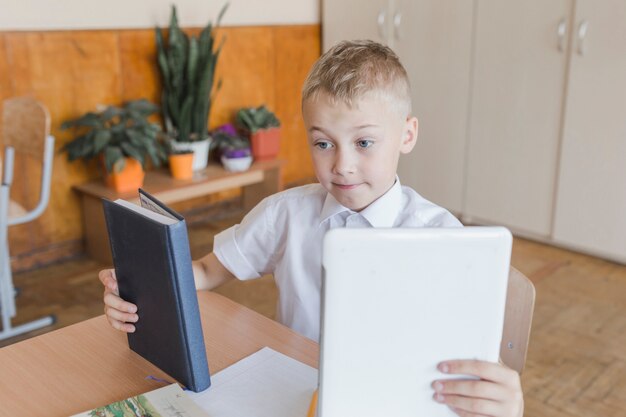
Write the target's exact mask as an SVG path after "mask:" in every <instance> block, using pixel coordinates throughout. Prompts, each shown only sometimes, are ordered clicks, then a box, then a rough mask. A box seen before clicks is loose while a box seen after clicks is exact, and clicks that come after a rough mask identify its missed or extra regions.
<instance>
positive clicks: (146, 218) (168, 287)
mask: <svg viewBox="0 0 626 417" xmlns="http://www.w3.org/2000/svg"><path fill="white" fill-rule="evenodd" d="M139 199H140V202H141V206H138V205H136V204H133V203H130V202H128V201H125V200H119V199H118V200H115V201H109V200H106V199H103V207H104V216H105V219H106V223H107V230H108V233H109V243H110V245H111V252H112V255H113V264H114V266H115V274H116V276H117V281H118V288H119V292H120V297H122V299H124V300H126V301H129V302H131V303H133V304H136V305H137V314H138V315H139V321H137V323H134V325H135V332H134V333H129V334H128V345H129V347H130V348H131V349H132V350H133V351H135V352H137V353H138V354H139V355H141V356H143V357H144V358H145V359H147V360H148V361H150V362H152V363H153V364H154V365H156V366H157V367H159V368H160V369H161V370H163V371H164V372H166V373H167V374H169V375H170V376H172V377H173V378H175V379H176V380H178V381H179V382H180V383H181V384H183V385H184V386H185V387H187V388H188V389H190V390H192V391H195V392H199V391H202V390H204V389H206V388H208V387H209V385H210V383H211V381H210V376H209V367H208V363H207V358H206V350H205V346H204V337H203V334H202V325H201V323H200V312H199V309H198V298H197V295H196V287H195V283H194V279H193V270H192V266H191V254H190V251H189V239H188V237H187V225H186V223H185V219H184V218H183V217H182V216H181V215H180V214H178V213H176V212H175V211H173V210H171V209H170V208H169V207H167V206H166V205H164V204H163V203H161V202H160V201H158V200H157V199H156V198H154V197H152V196H151V195H150V194H148V193H147V192H145V191H144V190H141V189H140V190H139Z"/></svg>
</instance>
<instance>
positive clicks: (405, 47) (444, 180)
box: [392, 0, 473, 213]
mask: <svg viewBox="0 0 626 417" xmlns="http://www.w3.org/2000/svg"><path fill="white" fill-rule="evenodd" d="M472 12H473V2H472V1H467V0H446V1H441V0H420V1H415V0H396V12H395V13H396V14H394V21H396V23H398V25H397V28H396V27H394V30H393V31H392V32H393V33H394V42H393V44H392V46H393V48H394V49H395V50H396V52H397V53H398V55H399V56H400V59H401V60H402V63H403V64H404V66H405V67H406V70H407V72H408V74H409V80H410V82H411V89H412V102H413V114H415V115H416V116H417V118H418V121H419V127H418V129H419V132H418V138H417V145H416V146H415V148H414V149H413V152H411V153H410V154H408V155H403V156H402V158H401V159H400V165H399V168H398V175H399V176H400V180H401V181H402V182H403V183H404V184H406V185H408V186H411V187H412V188H414V189H415V190H417V191H418V192H419V193H420V194H421V195H423V196H424V197H425V198H427V199H429V200H432V201H433V202H435V203H437V204H439V205H441V206H443V207H445V208H447V209H448V210H451V211H453V212H455V213H460V212H461V209H462V208H463V186H464V176H465V144H466V125H467V111H468V107H467V106H468V100H469V85H470V64H471V47H472V45H471V40H472ZM396 16H400V21H399V22H397V19H398V18H397V17H396Z"/></svg>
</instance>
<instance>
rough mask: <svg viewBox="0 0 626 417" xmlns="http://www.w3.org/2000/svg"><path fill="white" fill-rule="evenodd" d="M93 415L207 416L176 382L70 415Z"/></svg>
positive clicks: (79, 416) (87, 416)
mask: <svg viewBox="0 0 626 417" xmlns="http://www.w3.org/2000/svg"><path fill="white" fill-rule="evenodd" d="M94 416H159V417H208V416H207V414H206V413H205V412H204V411H202V410H201V409H200V408H198V406H197V405H196V404H195V403H194V402H193V401H192V400H190V399H189V397H188V396H187V395H185V393H184V392H183V390H182V389H181V388H180V387H179V386H178V384H171V385H168V386H166V387H163V388H159V389H156V390H154V391H150V392H146V393H145V394H140V395H137V396H135V397H130V398H127V399H125V400H122V401H118V402H115V403H111V404H109V405H105V406H103V407H99V408H96V409H93V410H90V411H85V412H84V413H81V414H76V415H74V416H72V417H94Z"/></svg>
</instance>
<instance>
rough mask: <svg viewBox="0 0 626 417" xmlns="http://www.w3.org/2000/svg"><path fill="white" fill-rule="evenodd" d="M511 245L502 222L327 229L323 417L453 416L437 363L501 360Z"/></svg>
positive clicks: (322, 371) (323, 331)
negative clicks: (440, 388) (438, 382)
mask: <svg viewBox="0 0 626 417" xmlns="http://www.w3.org/2000/svg"><path fill="white" fill-rule="evenodd" d="M511 244H512V237H511V234H510V232H509V231H508V230H507V229H505V228H501V227H464V228H448V229H442V228H437V229H333V230H331V231H329V232H328V233H327V235H326V237H325V239H324V249H323V256H322V258H323V260H322V265H323V267H324V281H323V289H322V294H323V295H322V326H321V341H320V344H321V346H320V348H321V350H320V388H319V389H320V391H319V407H318V416H319V417H346V416H359V417H367V416H376V417H380V416H394V417H403V416H407V417H409V416H410V417H415V416H428V417H447V416H456V414H454V413H453V412H452V411H451V410H450V409H449V408H448V407H447V406H445V405H442V404H440V403H437V402H435V401H434V400H433V398H432V397H433V393H434V391H433V389H432V388H431V383H432V382H433V381H434V380H435V379H441V378H446V377H448V378H449V377H450V376H449V375H445V374H442V373H440V372H439V371H438V370H437V368H436V366H437V364H438V363H439V362H441V361H443V360H447V359H481V360H488V361H493V362H497V361H498V354H499V349H500V340H501V338H502V325H503V320H504V306H505V300H506V290H507V282H508V273H509V263H510V254H511Z"/></svg>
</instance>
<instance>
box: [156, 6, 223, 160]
mask: <svg viewBox="0 0 626 417" xmlns="http://www.w3.org/2000/svg"><path fill="white" fill-rule="evenodd" d="M227 7H228V4H225V5H224V7H222V10H221V11H220V13H219V15H218V17H217V20H216V23H215V26H213V24H212V23H211V22H209V23H208V24H207V26H206V27H205V28H204V29H203V30H202V31H201V32H200V35H199V36H198V37H195V36H191V37H189V36H188V35H187V34H185V33H184V32H183V31H182V30H181V29H180V27H179V26H178V18H177V16H176V7H175V6H172V15H171V19H170V26H169V33H168V41H167V45H166V44H165V42H164V39H163V33H162V31H161V29H160V28H158V27H157V28H156V29H155V32H156V43H157V62H158V66H159V70H160V72H161V78H162V82H163V90H162V95H161V108H162V113H163V122H164V124H165V131H166V133H167V135H168V136H169V138H170V140H171V142H172V147H173V148H175V149H177V150H183V149H187V150H193V151H194V163H193V168H194V170H199V169H203V168H205V167H206V165H207V163H208V153H209V146H210V141H211V138H210V136H209V134H208V129H207V126H208V123H209V115H210V111H211V104H212V103H213V100H214V98H215V93H216V92H217V91H218V90H219V88H220V85H221V80H220V81H218V83H217V85H216V88H215V91H213V80H214V76H215V66H216V65H217V60H218V58H219V55H220V51H221V49H222V45H223V39H222V43H221V44H220V45H219V46H218V47H217V48H215V50H214V41H215V39H214V33H213V29H214V28H215V27H217V26H219V23H220V21H221V19H222V16H223V15H224V12H226V8H227Z"/></svg>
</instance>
